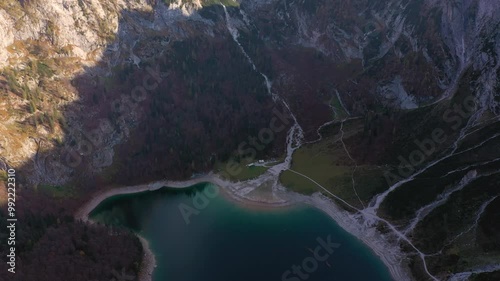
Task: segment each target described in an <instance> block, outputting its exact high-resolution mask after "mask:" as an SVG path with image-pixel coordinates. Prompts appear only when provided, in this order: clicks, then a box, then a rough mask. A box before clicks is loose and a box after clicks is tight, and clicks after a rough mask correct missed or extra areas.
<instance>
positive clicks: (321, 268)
mask: <svg viewBox="0 0 500 281" xmlns="http://www.w3.org/2000/svg"><path fill="white" fill-rule="evenodd" d="M207 187H210V185H209V184H198V185H196V186H193V187H190V188H187V189H171V188H163V189H160V190H157V191H152V192H142V193H138V194H129V195H117V196H114V197H111V198H108V199H107V200H105V201H104V202H103V203H102V204H100V205H99V206H98V207H97V208H96V209H95V210H94V211H92V213H91V215H90V217H91V219H93V220H95V221H98V222H102V223H106V224H110V225H119V226H124V227H127V228H130V229H132V230H133V231H135V232H137V233H139V234H141V235H142V236H143V237H145V238H146V239H148V240H149V242H150V246H151V249H152V251H153V252H154V254H155V256H156V261H157V268H156V269H155V271H154V273H153V281H193V280H196V281H234V280H238V281H247V280H248V281H255V280H259V281H272V280H276V281H279V280H282V281H299V280H310V281H326V280H328V281H365V280H366V281H388V280H392V279H391V277H390V274H389V271H388V270H387V268H386V267H385V266H384V264H383V263H382V261H380V259H379V258H378V257H377V256H376V255H375V254H374V253H373V252H372V251H371V250H370V249H369V248H368V247H367V246H366V245H364V244H363V243H362V242H361V241H360V240H358V239H356V238H355V237H353V236H352V235H350V234H348V233H347V232H346V231H344V230H343V229H342V228H341V227H339V226H338V225H337V224H336V223H335V222H334V221H333V220H332V219H331V218H330V217H328V216H327V215H326V214H324V213H322V212H321V211H319V210H317V209H315V208H312V207H306V206H295V207H286V208H277V209H269V208H257V207H256V208H252V207H250V208H249V207H243V206H241V205H240V204H238V203H235V202H232V201H231V200H228V199H227V198H225V197H224V196H222V195H218V196H215V197H214V198H208V197H205V198H207V199H208V201H206V202H208V205H206V204H205V205H206V206H205V207H204V206H203V205H204V204H200V203H203V202H201V201H198V204H196V203H194V202H193V200H200V197H201V196H204V195H205V194H208V195H210V194H209V193H207V192H208V191H210V190H211V189H208V190H207ZM181 206H182V208H184V210H185V211H186V213H185V214H186V215H185V216H183V215H182V213H181V211H180V208H181ZM195 206H198V207H200V206H201V207H204V208H196V207H195ZM190 207H192V208H193V209H191V211H194V213H192V214H191V215H187V213H188V212H189V211H187V210H188V209H189V208H190ZM328 241H330V242H331V243H334V244H335V245H334V246H333V247H330V248H329V249H325V244H328ZM332 245H333V244H332ZM317 249H318V250H317ZM316 250H317V251H316ZM328 251H330V252H331V253H329V252H328ZM314 252H317V254H318V255H316V257H315V254H314ZM325 258H326V260H324V259H325ZM299 266H300V269H297V268H298V267H299ZM294 268H295V273H294ZM287 271H289V273H288V274H285V276H284V273H285V272H287Z"/></svg>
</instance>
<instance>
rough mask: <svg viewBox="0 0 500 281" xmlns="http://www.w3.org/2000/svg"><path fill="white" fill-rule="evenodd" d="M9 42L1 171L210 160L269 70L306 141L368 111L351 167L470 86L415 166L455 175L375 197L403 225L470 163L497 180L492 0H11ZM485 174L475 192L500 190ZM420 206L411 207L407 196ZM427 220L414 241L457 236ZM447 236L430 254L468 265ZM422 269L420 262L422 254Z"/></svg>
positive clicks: (405, 142) (151, 170) (139, 176)
mask: <svg viewBox="0 0 500 281" xmlns="http://www.w3.org/2000/svg"><path fill="white" fill-rule="evenodd" d="M222 5H225V6H227V9H224V8H223V6H222ZM226 11H227V14H226V13H225V12H226ZM0 38H2V41H1V42H0V68H1V69H2V72H1V74H0V120H1V122H0V156H1V158H0V169H2V167H3V166H13V167H19V168H20V169H22V170H23V171H24V172H25V173H23V175H24V178H23V183H24V184H25V185H26V186H28V187H36V186H47V185H48V186H61V185H64V184H68V183H70V184H71V185H72V186H79V185H82V186H91V187H89V188H90V189H92V186H94V187H95V186H100V185H102V184H109V183H120V182H130V181H133V180H137V181H146V180H153V179H159V178H164V177H169V178H176V177H177V178H182V177H187V176H190V175H192V174H193V173H197V172H205V171H208V170H211V169H213V167H214V165H215V163H216V162H219V161H225V160H227V159H228V158H230V152H231V151H233V150H236V149H237V148H238V144H239V143H240V142H241V141H244V140H247V139H248V136H249V135H255V134H256V133H258V130H259V129H260V128H263V127H265V126H267V125H268V124H269V121H270V120H271V118H272V116H271V111H272V110H270V109H272V108H273V107H274V106H276V105H275V103H274V102H273V99H272V97H270V96H268V95H267V89H266V86H268V85H266V84H264V81H265V80H263V77H264V76H262V75H263V74H264V75H265V77H269V79H270V81H269V82H270V83H269V85H271V86H272V90H273V91H275V92H277V93H279V94H280V95H281V96H283V97H284V98H285V99H286V101H287V102H288V104H289V105H290V108H291V111H292V112H293V113H294V114H295V116H296V117H297V119H298V122H299V124H300V125H301V126H302V128H303V129H304V132H305V138H306V140H313V139H315V138H317V129H318V127H320V125H322V124H324V123H325V122H327V121H329V120H331V118H332V111H333V115H334V117H335V118H336V119H337V120H343V119H344V118H347V117H352V116H359V117H361V118H364V120H365V121H364V122H365V124H364V127H365V131H366V132H365V133H364V134H360V135H359V136H361V137H359V138H358V137H357V136H358V135H357V134H356V132H354V131H353V132H352V134H351V135H353V136H354V139H355V140H356V141H353V142H352V143H353V144H352V148H353V150H354V152H353V157H354V158H356V160H358V164H367V165H377V166H383V165H385V166H391V165H394V162H395V161H396V160H395V158H396V157H397V156H398V153H403V152H408V153H410V152H411V151H409V150H411V144H412V143H413V140H414V139H415V138H422V137H425V136H427V135H428V134H429V133H430V131H431V130H432V128H431V127H432V126H440V125H443V124H444V125H445V126H448V127H449V124H447V123H445V122H443V120H440V115H443V113H446V111H445V110H446V107H447V106H452V104H453V103H461V102H462V101H463V100H465V99H466V97H468V96H470V97H473V98H474V100H475V101H476V103H478V109H477V111H475V112H474V114H472V117H470V118H469V117H467V122H462V123H461V124H460V126H462V127H460V126H458V127H460V128H459V129H455V130H451V129H450V130H449V131H447V133H449V134H450V136H453V137H454V139H453V140H450V141H449V142H447V143H446V144H444V145H443V147H440V149H442V150H439V151H438V153H436V154H435V155H432V157H430V158H429V159H427V161H428V163H427V164H429V165H430V166H428V167H429V169H428V170H427V168H426V170H425V172H423V175H427V173H428V174H433V173H435V174H440V173H441V174H440V175H439V177H441V176H442V174H446V175H448V174H453V173H455V172H456V171H459V172H460V173H462V172H463V175H462V174H460V175H461V176H462V177H458V178H452V179H450V181H449V182H445V183H443V182H442V181H441V179H439V180H436V182H439V184H436V186H434V185H433V184H427V183H426V186H432V187H433V188H434V187H435V190H434V191H432V192H431V193H432V195H433V196H435V197H436V199H435V200H436V201H432V200H430V201H429V200H428V201H425V200H423V199H422V200H423V202H419V203H414V202H408V204H405V206H403V207H401V206H398V204H400V205H401V204H402V203H398V202H406V201H405V200H410V199H408V198H410V197H411V196H403V195H401V194H399V193H398V191H397V190H396V192H394V193H392V195H391V196H388V197H387V198H388V200H387V202H389V203H384V204H381V209H382V212H384V215H385V216H386V217H387V218H388V219H390V220H391V221H395V222H398V223H401V224H402V225H403V224H405V223H409V221H410V218H409V217H405V215H401V214H402V213H405V212H408V213H411V214H414V213H415V211H417V210H421V209H420V208H423V209H424V211H425V210H428V209H429V208H434V207H436V206H441V203H443V202H440V201H439V200H441V199H439V198H442V197H439V196H445V195H446V194H448V193H446V192H444V193H443V194H444V195H443V194H441V195H439V194H440V192H441V191H443V190H442V186H441V184H443V185H444V184H449V185H451V186H455V189H453V188H452V189H451V191H453V192H452V193H450V194H454V193H455V192H459V191H461V190H462V188H463V187H464V186H467V185H468V184H469V182H470V181H471V180H470V179H469V178H467V177H465V176H466V175H470V174H474V173H472V170H471V169H473V168H474V169H475V168H477V167H482V168H484V169H486V170H487V171H486V170H485V171H481V170H480V171H479V172H480V176H478V178H488V179H490V177H491V176H492V175H494V174H489V173H491V171H493V170H495V169H496V168H497V167H496V166H495V165H496V164H495V163H496V160H498V159H499V158H500V155H496V154H494V153H488V150H491V149H492V147H494V145H495V144H496V141H497V140H496V135H494V133H495V132H492V131H495V130H497V129H496V128H497V127H496V122H497V120H498V114H500V104H499V102H500V95H499V94H498V93H499V91H500V69H499V68H500V2H498V1H495V0H454V1H437V0H422V1H417V0H389V1H381V0H375V1H373V0H359V1H340V0H338V1H337V0H311V1H302V0H242V1H240V2H235V1H233V0H224V1H214V0H200V1H191V0H177V1H170V0H169V1H152V0H151V1H148V0H135V1H132V0H130V1H129V0H48V1H37V0H31V1H17V0H5V1H2V2H1V3H0ZM235 39H237V42H235ZM266 82H268V81H266ZM153 85H155V86H153ZM138 87H139V88H138ZM137 89H140V90H144V91H145V93H146V94H145V95H144V96H143V98H142V96H141V98H140V99H139V98H137V93H138V90H137ZM279 109H281V108H279ZM284 115H285V117H283V118H286V115H287V114H284ZM464 118H465V117H464ZM465 123H467V124H466V125H465ZM342 124H343V123H342ZM362 126H363V125H362ZM367 134H369V135H370V136H369V137H367ZM368 139H369V140H368ZM483 140H487V141H490V140H491V142H488V143H487V146H485V145H484V144H485V143H486V141H485V142H484V143H483ZM283 144H284V135H280V136H277V137H276V141H275V142H273V144H272V145H269V147H266V148H265V149H262V151H259V153H260V156H262V157H264V156H266V155H277V156H278V155H280V154H281V153H282V148H283ZM446 145H447V146H446ZM445 146H446V147H445ZM476 149H477V150H476ZM407 150H408V151H407ZM450 151H451V152H450ZM449 153H450V154H449ZM438 154H439V155H438ZM442 155H445V158H439V157H441V156H442ZM438 156H439V157H438ZM436 159H437V160H436ZM447 159H448V160H447ZM449 159H454V160H455V162H453V163H450V162H447V161H449ZM471 159H472V160H471ZM438 160H439V161H438ZM431 161H438V162H436V164H432V163H433V162H431ZM441 162H442V163H441ZM456 163H459V164H460V165H458V164H456ZM481 163H482V164H481ZM431 164H432V165H431ZM490 165H493V166H490ZM448 166H449V167H448ZM393 168H395V169H396V168H397V167H396V166H394V167H393ZM474 172H475V173H476V175H477V171H475V170H474ZM481 172H484V173H481ZM493 177H495V176H493ZM462 178H464V179H465V180H464V181H463V182H462V181H460V180H462ZM475 179H476V178H474V179H472V181H474V180H475ZM491 182H494V179H493V180H490V181H489V182H488V184H489V183H491ZM462 183H463V184H462ZM413 184H414V183H413V182H410V183H408V184H402V186H403V187H408V186H411V187H414V186H413ZM485 186H489V187H488V189H487V190H486V191H485V190H482V191H481V192H483V191H484V193H485V194H489V195H491V194H493V193H494V187H491V186H490V185H485ZM474 187H476V186H475V185H474ZM386 188H387V187H386ZM401 189H404V188H401ZM28 190H30V189H29V188H28ZM405 190H406V189H405ZM412 190H414V189H412ZM464 190H465V189H464ZM478 190H481V189H478ZM27 192H28V191H27ZM85 192H86V191H81V194H84V193H85ZM405 192H406V193H405V194H406V195H408V194H413V193H412V192H413V191H408V190H406V191H405ZM403 193H404V192H403ZM490 193H491V194H490ZM81 194H80V195H81ZM394 194H396V195H394ZM398 194H399V195H398ZM450 194H448V195H450ZM471 194H473V195H478V196H479V192H471ZM386 195H387V194H386ZM469 195H470V194H469ZM430 197H432V196H430V195H429V198H430ZM469 197H471V198H472V197H473V196H472V195H470V196H469ZM379 198H380V197H379ZM368 199H369V201H371V200H372V199H373V200H375V199H376V197H375V196H373V198H368ZM480 199H484V198H482V197H481V198H480ZM488 200H489V199H488ZM375 201H376V200H375ZM410 201H411V200H410ZM477 201H480V200H479V199H478V200H477ZM497 201H498V200H497ZM497 201H489V203H492V206H493V205H494V204H495V203H496V202H497ZM433 202H434V203H433ZM436 202H437V203H436ZM486 202H488V201H486ZM476 203H477V202H476ZM391 204H392V205H391ZM419 204H420V205H419ZM379 205H380V204H379ZM410 205H411V206H412V208H415V209H416V210H413V209H412V210H410V211H408V210H403V211H401V210H400V209H398V208H401V209H404V208H406V207H407V206H410ZM442 205H445V203H443V204H442ZM459 205H460V204H459V203H457V205H456V206H459ZM476 205H477V204H476ZM460 206H461V205H460ZM474 206H475V205H474ZM488 206H489V205H485V207H484V208H483V209H482V212H480V213H479V215H478V219H477V220H476V221H475V225H476V227H477V225H478V222H479V218H480V216H481V215H482V214H483V212H484V211H485V210H486V215H485V216H488V217H490V218H491V219H495V216H494V215H492V213H491V210H490V209H487V208H486V207H488ZM476 207H478V208H479V210H481V208H482V205H481V204H479V205H478V206H476ZM476 209H477V208H476ZM476 209H474V210H468V214H469V215H470V216H469V217H468V218H470V217H475V214H476V213H475V212H476V211H477V210H476ZM372 210H375V209H372ZM377 210H378V207H377ZM377 210H375V211H377ZM394 210H397V211H394ZM488 210H490V211H489V212H488ZM429 212H430V211H429ZM443 213H445V212H444V211H443ZM420 214H421V213H419V215H420ZM407 215H408V214H407ZM449 216H452V215H451V211H450V214H449ZM430 217H431V219H433V220H431V219H429V221H427V222H426V221H424V220H423V219H422V222H423V223H421V225H423V226H421V228H419V227H417V226H416V225H417V223H415V225H413V226H412V223H413V222H411V223H410V226H409V227H410V228H412V229H411V230H413V228H415V236H414V237H415V238H412V239H414V240H415V241H416V243H421V245H419V246H422V247H424V248H425V247H426V246H428V245H429V244H432V243H434V242H435V240H438V239H440V238H443V237H444V239H448V238H449V240H450V241H451V240H453V241H455V240H456V239H454V238H453V237H452V236H453V235H454V234H452V233H446V234H442V233H441V234H440V235H442V237H441V236H440V237H439V238H436V237H433V238H432V239H434V240H433V241H431V242H429V241H428V240H426V239H425V237H426V236H427V235H428V236H430V234H429V233H430V232H431V231H430V230H429V229H431V228H432V227H431V226H432V225H433V223H435V224H440V221H439V219H438V218H437V217H438V216H436V217H432V216H430ZM446 217H448V215H447V216H446ZM457 221H458V220H457ZM417 222H419V221H418V220H417ZM484 229H486V230H485V232H484V233H483V234H478V237H480V236H481V235H484V237H485V238H484V237H483V238H484V240H485V241H486V240H487V241H490V240H491V241H490V242H488V243H489V244H488V245H490V246H491V245H493V246H491V247H493V248H495V247H496V246H495V245H496V244H495V243H498V241H497V240H495V239H494V238H492V237H493V236H492V234H491V233H493V232H494V231H495V229H496V227H489V226H484ZM465 230H466V229H465ZM456 231H457V232H458V233H460V231H463V229H458V230H456ZM450 237H451V238H450ZM481 237H482V236H481ZM432 239H431V240H432ZM435 244H436V245H441V244H439V243H435ZM403 247H404V246H403ZM488 247H489V246H488ZM445 248H446V247H445V246H443V249H441V252H440V253H441V254H442V255H441V256H439V255H436V256H435V258H434V259H435V263H434V267H433V268H432V269H431V271H433V272H435V273H436V275H439V276H446V271H447V270H448V271H449V270H453V271H460V270H465V269H464V268H467V269H470V268H471V266H470V265H467V266H463V264H462V266H461V267H459V268H458V267H457V268H454V269H450V267H446V266H442V265H443V264H448V263H453V260H456V259H457V255H456V254H455V253H452V252H453V250H454V249H446V250H445ZM473 249H474V251H475V250H477V248H473ZM427 250H428V251H429V253H431V251H433V250H436V252H439V249H434V248H433V247H430V246H429V248H427ZM409 252H411V250H410V251H409ZM433 257H434V256H433ZM431 259H432V258H431ZM450 260H451V261H450ZM479 267H480V266H479ZM414 271H415V272H417V274H418V273H422V268H421V265H415V266H414ZM478 272H479V271H478ZM469 273H470V272H469ZM467 274H468V273H463V274H462V275H460V274H459V275H457V276H458V277H460V276H466V275H467ZM424 275H425V274H424ZM457 276H455V277H457ZM468 276H470V274H469V275H468ZM455 277H453V278H455ZM458 277H457V278H458ZM460 278H461V277H460ZM453 280H454V279H453Z"/></svg>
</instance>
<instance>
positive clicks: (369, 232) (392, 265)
mask: <svg viewBox="0 0 500 281" xmlns="http://www.w3.org/2000/svg"><path fill="white" fill-rule="evenodd" d="M200 183H211V184H214V185H216V186H218V187H220V192H219V193H220V196H224V198H226V199H227V200H230V201H231V202H234V203H236V204H239V205H241V206H242V207H244V208H249V209H254V210H259V211H262V210H276V209H286V208H290V207H293V206H297V205H301V204H304V205H309V206H311V207H314V208H316V209H319V210H321V211H322V212H324V213H325V214H326V215H328V216H329V217H330V218H331V219H333V220H334V221H335V222H336V223H337V224H338V225H339V226H340V227H341V228H343V229H344V230H345V231H347V232H348V233H350V234H351V235H353V236H355V237H356V238H358V239H359V240H361V241H362V242H363V244H365V245H366V246H368V247H369V248H370V249H371V250H372V251H373V252H374V253H375V254H376V255H377V257H379V259H380V260H381V261H382V262H383V263H384V265H385V266H386V267H387V269H388V270H389V272H390V274H391V276H392V278H393V279H394V280H398V281H407V280H408V281H411V280H413V278H412V276H411V274H410V272H409V269H408V267H407V265H406V264H403V261H404V260H405V259H406V255H405V254H404V253H402V252H401V250H400V249H399V247H397V246H396V245H394V244H391V243H390V242H388V241H386V239H385V238H384V237H383V236H382V235H381V234H380V233H378V231H376V230H375V229H365V228H362V227H361V226H359V224H357V223H356V221H355V219H354V218H353V217H352V216H350V215H349V214H348V213H347V211H344V210H341V209H340V208H339V207H338V206H337V205H336V204H335V203H334V202H333V201H331V200H330V199H328V198H327V197H325V196H322V195H320V194H319V193H318V194H314V195H310V196H307V195H301V194H298V193H293V192H288V191H287V192H283V193H282V194H280V195H281V196H283V197H285V198H286V199H285V200H281V201H278V202H272V201H259V200H250V199H248V198H246V197H244V196H241V195H239V194H237V192H234V191H233V190H232V189H231V188H230V185H231V184H232V182H229V181H226V180H223V179H221V178H220V177H218V176H217V175H214V174H213V173H210V174H208V175H205V176H202V177H198V178H194V179H190V180H187V181H168V180H164V181H157V182H152V183H149V184H142V185H135V186H126V187H121V188H113V189H109V190H106V191H104V192H101V193H98V194H96V195H94V196H92V199H91V200H89V201H88V202H87V203H86V204H84V205H83V206H82V207H81V208H80V209H78V210H77V212H75V219H77V220H81V221H83V222H89V221H90V219H89V215H90V213H91V212H92V211H93V210H94V209H95V208H96V207H97V206H98V205H99V204H100V203H102V202H103V201H104V200H106V199H108V198H110V197H113V196H116V195H124V194H134V193H141V192H146V191H155V190H159V189H161V188H163V187H167V188H174V189H184V188H190V187H192V186H194V185H196V184H200ZM137 236H138V238H139V240H140V241H141V245H142V247H143V251H144V253H143V254H144V256H143V260H142V262H141V269H140V274H139V281H152V275H153V271H154V269H155V267H156V266H157V264H156V260H155V257H154V254H153V252H152V250H151V248H150V247H149V243H148V241H147V240H146V239H145V238H143V237H141V236H140V235H137Z"/></svg>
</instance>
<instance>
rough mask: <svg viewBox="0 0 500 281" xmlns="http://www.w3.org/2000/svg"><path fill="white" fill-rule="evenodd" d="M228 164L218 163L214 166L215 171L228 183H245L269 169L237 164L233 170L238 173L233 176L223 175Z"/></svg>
mask: <svg viewBox="0 0 500 281" xmlns="http://www.w3.org/2000/svg"><path fill="white" fill-rule="evenodd" d="M227 166H228V163H226V162H220V163H217V164H216V165H215V170H216V171H218V172H219V173H220V174H221V175H222V176H223V177H225V178H226V179H228V180H230V181H245V180H250V179H254V178H257V177H259V176H260V175H262V174H264V173H265V172H266V171H267V170H268V169H269V168H268V167H261V166H251V167H249V166H247V165H246V164H242V163H238V166H237V168H235V169H234V170H238V171H240V172H239V173H237V174H235V175H230V174H229V173H225V171H226V170H227Z"/></svg>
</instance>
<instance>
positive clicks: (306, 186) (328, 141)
mask: <svg viewBox="0 0 500 281" xmlns="http://www.w3.org/2000/svg"><path fill="white" fill-rule="evenodd" d="M358 123H361V124H362V120H355V121H353V122H350V123H346V124H344V131H345V133H344V142H345V143H346V144H348V143H349V138H350V137H352V136H354V135H356V134H358V133H359V132H360V128H362V127H360V126H359V124H358ZM334 126H338V125H334ZM328 131H330V130H328ZM333 131H334V132H335V133H332V134H331V135H330V136H325V137H324V139H323V140H322V141H321V142H318V143H314V144H309V145H305V146H303V147H301V148H300V149H298V150H296V151H295V153H294V155H293V161H292V167H291V169H292V170H294V171H296V172H299V173H301V174H304V175H306V176H308V177H310V178H311V179H313V180H314V181H316V182H317V183H319V184H320V185H322V186H323V187H325V188H326V189H327V190H328V191H330V192H332V193H333V194H335V195H337V196H339V197H341V198H342V199H345V200H346V201H348V202H349V203H351V204H353V205H356V206H358V207H361V205H360V202H359V200H358V198H357V196H356V194H355V192H354V189H353V187H352V178H351V176H352V173H353V171H354V168H355V165H354V162H353V161H352V160H351V159H350V158H349V156H348V154H347V153H346V151H345V150H344V147H343V145H342V142H341V141H340V133H339V132H338V130H333ZM383 173H384V169H383V168H380V167H376V166H360V167H358V168H357V169H356V172H355V177H354V178H355V182H356V186H355V187H356V191H357V193H358V195H359V197H360V198H361V200H362V201H363V203H367V202H368V201H369V200H370V199H371V198H372V197H373V195H375V194H377V193H379V192H381V191H383V190H384V189H385V188H387V185H386V184H385V178H384V176H383ZM280 181H281V183H282V184H283V185H284V186H286V187H287V188H289V189H291V190H292V191H295V192H299V193H303V194H311V193H314V192H317V191H321V188H319V187H318V186H317V185H316V184H314V183H313V182H311V181H310V180H309V179H307V178H305V177H303V176H300V175H297V174H295V173H293V172H290V171H285V172H283V173H282V174H281V175H280Z"/></svg>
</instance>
